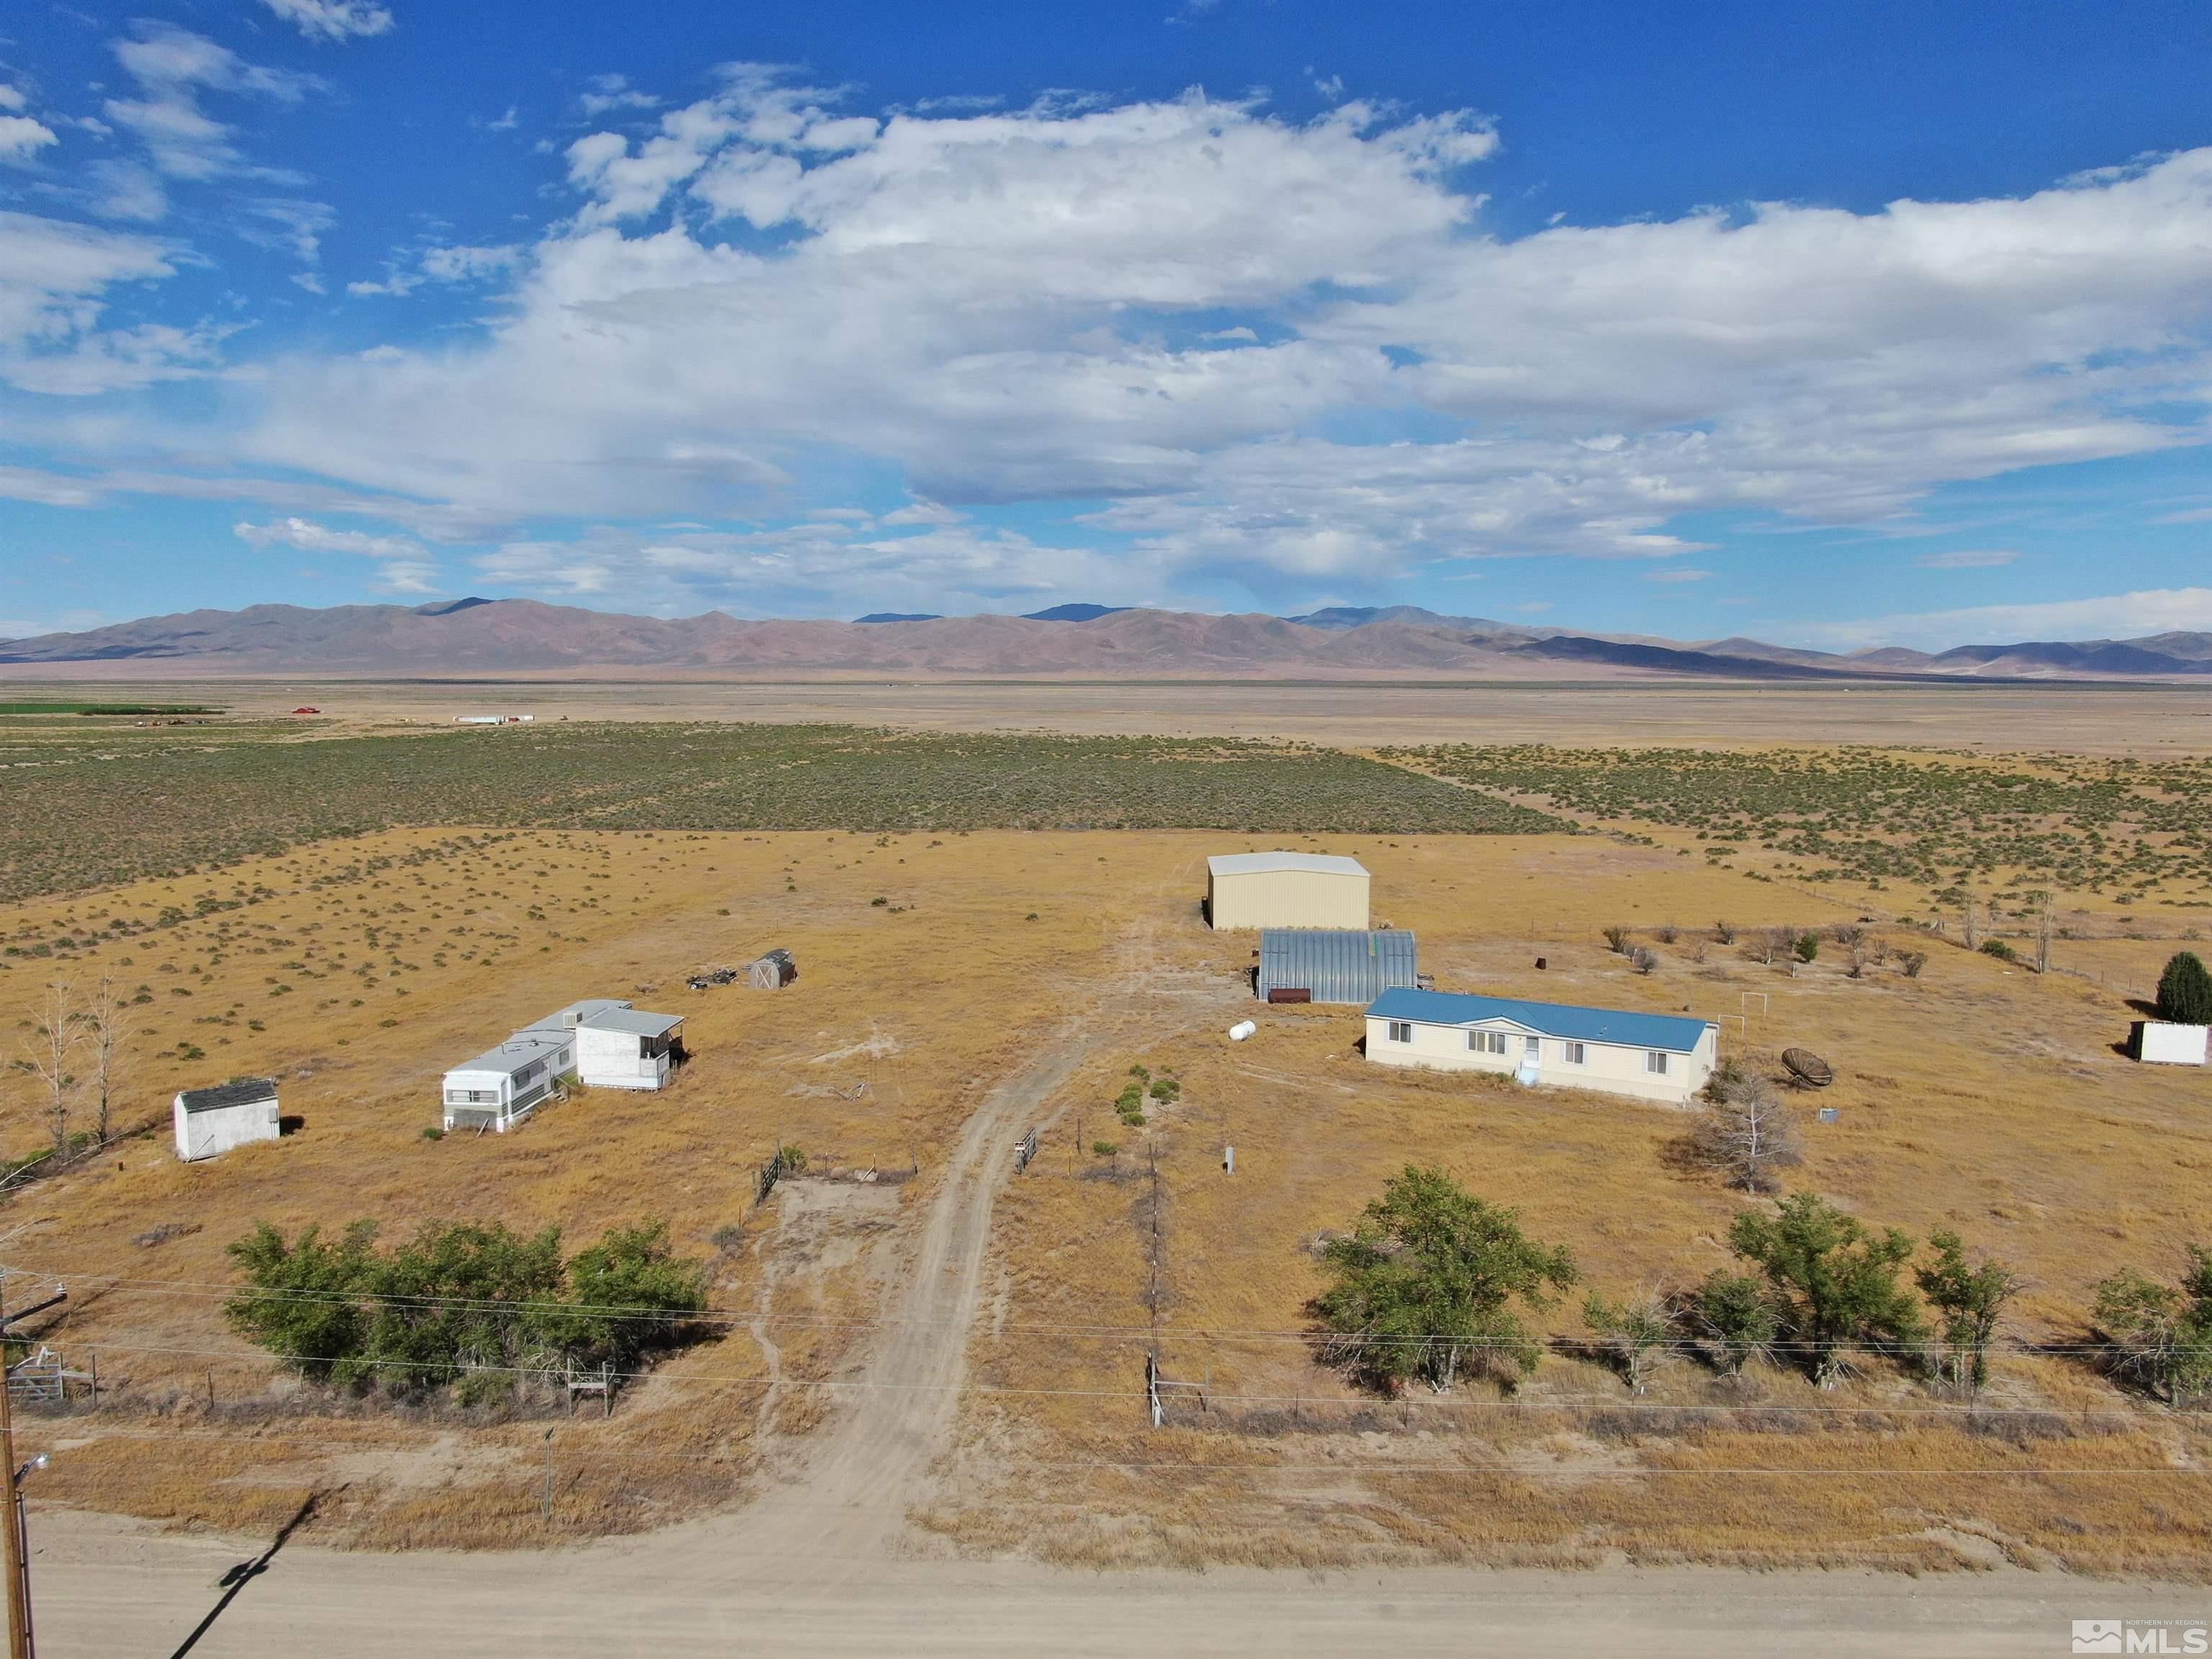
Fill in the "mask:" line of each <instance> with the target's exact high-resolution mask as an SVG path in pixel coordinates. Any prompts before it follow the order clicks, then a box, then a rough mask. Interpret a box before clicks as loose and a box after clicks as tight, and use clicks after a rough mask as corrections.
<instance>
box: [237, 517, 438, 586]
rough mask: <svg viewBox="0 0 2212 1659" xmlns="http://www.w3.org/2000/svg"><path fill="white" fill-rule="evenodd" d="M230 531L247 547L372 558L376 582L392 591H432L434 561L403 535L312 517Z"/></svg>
mask: <svg viewBox="0 0 2212 1659" xmlns="http://www.w3.org/2000/svg"><path fill="white" fill-rule="evenodd" d="M231 532H232V533H233V534H234V535H235V536H236V537H237V538H239V540H240V541H242V542H244V543H245V544H246V545H247V546H248V547H253V548H265V547H270V546H282V547H289V548H293V549H295V550H298V551H300V552H302V553H346V554H351V555H354V556H357V557H360V558H364V559H374V561H376V563H377V567H378V580H379V584H380V586H383V587H384V588H385V589H386V591H388V592H394V593H435V592H437V591H438V586H437V581H436V577H437V574H438V564H437V561H436V559H435V557H433V556H432V555H431V553H430V550H428V548H426V547H424V546H423V545H422V543H420V542H418V541H416V540H414V539H412V538H410V537H406V536H374V535H370V534H369V533H368V532H366V531H360V530H332V529H331V528H330V527H329V526H326V525H320V524H317V523H316V522H315V521H314V520H312V519H280V520H276V521H274V522H272V523H270V524H251V523H240V524H234V525H233V526H231Z"/></svg>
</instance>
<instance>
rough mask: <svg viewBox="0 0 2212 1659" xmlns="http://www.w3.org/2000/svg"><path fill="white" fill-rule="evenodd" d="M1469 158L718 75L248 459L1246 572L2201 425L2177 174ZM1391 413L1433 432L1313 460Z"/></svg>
mask: <svg viewBox="0 0 2212 1659" xmlns="http://www.w3.org/2000/svg"><path fill="white" fill-rule="evenodd" d="M626 89H627V88H617V89H615V90H616V91H620V90H626ZM601 95H607V96H611V95H614V93H613V92H612V91H605V92H603V93H602V94H601ZM1495 143H1496V137H1495V134H1494V133H1493V132H1492V131H1491V129H1490V128H1489V127H1488V125H1486V123H1484V122H1482V121H1480V119H1478V118H1474V117H1471V116H1468V115H1464V114H1462V115H1450V116H1443V117H1436V118H1425V119H1419V120H1399V121H1396V122H1395V123H1394V122H1393V121H1392V120H1391V119H1390V118H1386V117H1383V116H1382V115H1380V114H1378V112H1376V111H1375V110H1373V109H1371V108H1369V107H1367V106H1358V105H1352V106H1346V107H1344V108H1342V109H1340V110H1338V111H1336V112H1332V113H1331V114H1329V115H1328V116H1326V117H1324V118H1322V119H1320V120H1318V121H1315V122H1312V123H1309V124H1306V125H1294V124H1291V123H1287V122H1283V121H1278V120H1273V119H1271V118H1267V116H1266V115H1265V114H1264V112H1261V111H1260V110H1258V109H1256V108H1255V107H1254V106H1249V105H1248V104H1243V103H1225V102H1222V101H1219V100H1208V99H1206V98H1203V97H1200V96H1197V95H1193V96H1191V97H1189V98H1187V99H1185V100H1178V101H1176V102H1172V103H1155V104H1136V105H1124V106H1089V107H1074V108H1070V107H1064V106H1036V107H1033V108H1031V109H1029V110H1025V111H1020V112H987V113H963V114H957V115H946V116H924V115H921V114H915V113H893V114H891V115H890V116H889V117H888V118H884V119H883V120H881V121H880V122H879V121H877V120H874V119H872V118H865V117H862V118H854V117H852V116H849V115H847V114H845V113H844V112H842V111H841V110H840V109H839V108H838V106H837V99H836V96H835V95H834V94H830V93H829V92H825V91H823V90H822V89H819V88H809V87H805V86H802V85H798V84H794V83H792V82H787V81H786V80H783V79H780V78H779V77H777V76H775V74H773V73H772V72H770V71H767V70H760V69H757V68H750V67H741V68H739V69H736V70H732V71H730V72H729V74H728V76H727V80H726V86H725V88H724V89H723V90H722V91H720V92H718V93H717V94H715V95H714V96H713V97H710V98H708V99H704V100H700V101H698V102H696V103H694V104H692V105H690V106H685V107H683V108H680V109H674V110H670V111H667V112H665V113H663V114H662V115H661V117H660V118H659V120H658V121H657V122H656V123H655V125H654V128H653V131H652V132H650V133H649V134H648V135H647V136H646V137H643V138H641V139H638V138H632V137H627V136H625V135H623V134H622V133H620V132H617V131H601V132H595V133H592V134H590V135H588V136H586V137H583V138H580V139H579V140H577V141H576V142H575V143H574V144H573V145H571V146H570V148H569V150H568V170H569V176H570V179H571V181H572V183H573V184H574V185H575V187H576V188H577V189H578V191H580V193H581V195H582V197H583V202H582V205H581V207H580V210H579V212H578V213H577V215H576V216H575V217H574V220H572V221H571V222H568V223H566V224H563V225H561V226H558V227H556V228H554V229H553V230H552V231H551V232H550V234H548V235H547V236H546V237H545V238H544V240H541V241H540V242H539V243H538V245H537V246H536V247H535V248H533V249H532V250H530V252H528V254H527V255H526V256H522V257H520V258H519V259H518V263H517V264H515V266H514V270H515V271H516V272H517V276H516V277H515V286H514V288H513V290H512V292H511V294H510V295H509V296H508V298H509V301H510V308H509V309H508V310H507V313H505V314H504V315H502V316H501V319H499V320H497V321H496V322H495V323H494V324H493V325H491V326H490V328H489V333H488V335H487V336H486V337H484V338H483V341H482V343H479V344H477V345H475V346H471V347H456V348H453V349H446V350H441V351H439V352H435V353H430V352H420V351H407V350H401V351H397V352H393V353H391V354H388V355H387V356H385V357H384V358H382V359H381V360H380V361H375V362H365V361H363V360H362V359H358V358H355V359H343V360H335V361H333V360H327V359H326V360H321V361H316V360H310V359H301V360H296V361H294V362H288V363H283V364H279V365H276V366H275V367H274V368H273V370H272V373H271V379H270V391H269V395H270V404H269V408H268V413H267V416H266V418H265V419H264V421H263V422H261V423H260V425H259V426H258V428H256V429H255V430H254V432H253V433H252V435H251V437H250V439H249V444H250V450H251V453H252V455H253V456H254V457H256V458H258V459H259V460H261V461H262V462H264V463H269V464H276V465H283V466H284V467H286V468H298V469H304V470H306V471H310V472H313V473H319V474H322V475H324V476H328V477H334V478H339V479H343V480H346V481H349V482H351V483H356V484H360V485H366V486H369V487H372V488H374V489H389V490H393V491H400V492H405V493H407V494H410V495H418V496H421V497H423V498H426V499H429V500H435V501H446V502H448V503H451V504H453V505H455V506H457V507H465V508H467V509H469V510H471V511H477V512H481V513H494V514H496V513H511V514H513V516H514V517H515V518H516V519H517V520H521V519H523V518H526V517H528V516H530V515H532V514H537V513H551V514H562V513H573V514H577V515H580V516H586V517H604V516H632V515H634V516H639V517H643V516H647V515H662V516H665V515H666V514H667V513H671V512H673V513H689V514H692V515H694V516H699V515H716V514H720V515H728V514H732V513H744V514H750V513H757V512H759V511H763V510H774V509H775V508H776V507H777V506H778V502H779V501H780V500H782V499H787V497H785V496H784V495H782V494H781V492H787V491H788V490H790V489H793V487H794V486H793V485H792V483H791V482H790V480H791V478H792V477H793V476H794V475H793V471H792V467H791V462H792V460H793V458H794V457H796V456H799V455H802V454H804V453H806V452H807V451H809V450H811V449H816V448H829V449H836V450H844V451H851V452H857V453H862V454H866V455H868V456H872V457H876V458H879V459H883V460H885V461H888V462H889V463H890V464H891V465H894V466H896V467H897V468H900V469H902V471H903V472H904V475H905V477H907V479H908V482H909V483H910V484H911V485H912V487H913V488H914V489H915V492H916V494H917V495H920V496H923V497H926V498H927V499H928V500H930V501H936V502H941V503H945V504H947V505H948V506H950V507H954V508H956V509H957V508H959V507H963V506H973V505H975V504H978V503H984V502H992V501H1018V500H1025V499H1052V498H1061V499H1067V498H1074V499H1083V498H1089V499H1094V500H1096V499H1102V498H1103V500H1104V501H1106V503H1107V505H1106V506H1105V507H1103V509H1102V510H1101V511H1100V512H1099V513H1097V518H1096V524H1097V526H1098V527H1101V528H1103V529H1104V530H1106V531H1108V532H1119V533H1121V534H1122V535H1125V536H1127V537H1128V538H1133V542H1134V544H1135V547H1136V550H1137V551H1136V554H1135V555H1134V556H1136V557H1138V558H1139V559H1140V560H1142V561H1145V562H1157V563H1158V565H1159V566H1160V567H1161V568H1175V569H1181V570H1183V571H1186V572H1192V573H1206V574H1227V575H1230V576H1233V577H1237V578H1240V579H1245V580H1252V581H1255V582H1261V581H1266V580H1272V579H1273V576H1279V575H1283V574H1288V575H1291V576H1297V577H1301V578H1316V577H1322V576H1331V575H1343V574H1354V573H1358V574H1370V575H1379V574H1385V573H1388V572H1389V571H1391V570H1394V569H1399V568H1406V566H1407V562H1408V561H1419V562H1423V563H1425V564H1432V563H1433V562H1435V561H1437V560H1438V559H1451V558H1461V557H1470V556H1486V555H1497V554H1525V553H1557V552H1571V553H1577V554H1585V555H1589V554H1596V555H1602V556H1620V557H1638V558H1640V557H1666V556H1673V555H1676V554H1680V553H1685V552H1691V551H1694V550H1695V548H1694V546H1693V545H1692V544H1689V543H1687V542H1685V541H1683V540H1681V539H1679V538H1674V537H1670V536H1669V535H1668V533H1667V532H1666V528H1665V526H1666V523H1667V521H1668V520H1669V519H1671V518H1674V517H1675V516H1677V515H1680V514H1684V513H1692V512H1711V511H1718V510H1728V509H1752V510H1757V511H1761V512H1768V513H1794V514H1796V515H1799V516H1802V517H1804V518H1807V519H1808V520H1816V521H1821V522H1869V521H1881V520H1890V519H1894V518H1895V517H1896V516H1897V515H1899V514H1900V513H1906V512H1908V511H1909V510H1910V509H1911V506H1912V504H1913V503H1914V502H1915V501H1917V499H1918V498H1919V497H1921V496H1922V495H1924V494H1925V493H1926V492H1927V491H1929V490H1930V489H1935V488H1936V487H1938V486H1940V485H1942V484H1943V483H1949V482H1953V481H1957V480H1961V479H1970V478H1976V477H1987V476H1990V475H1992V474H1995V473H1999V472H2003V471H2010V470H2014V469H2016V468H2019V467H2022V466H2030V465H2042V464H2045V463H2051V462H2061V461H2078V460H2085V459H2094V458H2098V457H2106V456H2116V455H2124V454H2128V453H2138V452H2141V451H2144V450H2148V449H2154V448H2158V447H2165V446H2170V445H2172V444H2176V443H2184V442H2194V441H2199V440H2201V438H2202V437H2203V435H2204V430H2205V428H2204V421H2203V409H2204V398H2203V387H2204V386H2205V385H2206V384H2207V382H2208V380H2212V356H2208V354H2207V351H2206V346H2205V341H2204V337H2203V335H2204V329H2205V325H2206V324H2207V323H2208V321H2212V314H2209V313H2212V307H2208V304H2207V295H2212V151H2204V152H2191V153H2190V154H2186V155H2178V156H2174V157H2171V158H2168V159H2166V160H2165V161H2158V162H2156V163H2154V164H2151V165H2148V166H2144V167H2136V168H2130V169H2124V170H2121V171H2119V172H2117V173H2112V174H2109V175H2106V176H2104V177H2101V178H2100V179H2097V180H2095V181H2093V182H2091V183H2087V184H2072V185H2067V186H2065V187H2063V188H2058V189H2054V190H2051V191H2044V192H2041V193H2039V194H2038V195H2035V196H2033V197H2027V198H2023V199H2019V200H1992V201H1980V202H1966V203H1955V204H1922V203H1913V202H1900V203H1898V204H1893V205H1892V206H1891V207H1890V208H1888V209H1887V210H1883V211H1881V212H1879V213H1872V214H1851V213H1845V212H1840V211H1836V210H1826V209H1817V208H1801V207H1790V206H1765V207H1760V208H1757V209H1755V210H1751V211H1750V212H1748V213H1747V214H1746V215H1743V216H1741V217H1740V218H1738V219H1723V218H1722V217H1720V216H1714V215H1702V214H1701V215H1695V216H1691V217H1688V218H1686V219H1682V220H1679V221H1674V222H1666V223H1637V224H1630V225H1624V226H1615V227H1611V228H1596V229H1590V228H1568V227H1562V228H1555V229H1552V230H1547V231H1544V232H1541V233H1538V234H1534V235H1531V236H1528V237H1525V238H1522V239H1521V240H1517V241H1510V242H1509V241H1501V240H1497V239H1496V238H1493V237H1491V236H1487V235H1485V234H1481V233H1480V223H1479V205H1478V203H1477V202H1476V200H1475V199H1474V198H1473V197H1468V196H1467V195H1464V194H1462V193H1461V192H1460V191H1459V190H1458V189H1456V188H1455V178H1456V176H1457V175H1456V173H1455V169H1456V168H1459V167H1463V166H1465V165H1467V164H1468V162H1470V161H1475V160H1479V159H1480V157H1481V156H1483V155H1486V154H1488V153H1489V152H1490V150H1491V149H1492V148H1493V147H1494V145H1495ZM737 222H742V224H743V226H744V234H743V235H742V236H741V237H734V238H733V237H732V236H731V235H730V233H729V231H728V230H727V229H726V227H727V226H730V225H732V224H734V223H737ZM437 257H439V256H436V255H433V256H426V257H425V259H424V262H423V264H422V267H421V268H420V269H419V270H406V271H404V272H403V274H401V275H399V276H387V278H386V281H385V282H383V283H375V284H370V285H368V286H367V288H366V289H358V290H357V291H374V292H393V291H398V290H399V289H400V288H401V287H402V285H403V284H405V285H411V284H412V283H414V282H415V281H416V280H419V279H422V278H427V277H428V276H431V275H433V274H435V273H434V271H433V269H432V264H433V260H434V259H435V258H437ZM451 257H452V258H453V259H454V260H455V261H457V262H458V261H459V259H460V257H461V256H460V255H459V251H454V252H453V254H452V256H451ZM488 274H495V273H488ZM1223 313H1228V315H1226V316H1225V315H1223ZM1184 314H1192V315H1200V316H1203V317H1204V318H1205V319H1206V324H1207V326H1206V329H1205V330H1204V331H1203V332H1204V334H1205V335H1206V338H1203V339H1191V338H1188V337H1184V338H1183V339H1182V340H1181V341H1180V342H1179V339H1178V337H1177V335H1176V319H1177V318H1178V317H1179V316H1182V315H1184ZM1407 407H1413V408H1417V409H1421V410H1425V411H1427V412H1428V414H1429V415H1430V416H1432V417H1434V419H1436V420H1437V421H1442V422H1458V423H1459V424H1460V425H1461V427H1462V429H1463V432H1464V435H1463V436H1461V437H1457V438H1443V439H1433V438H1432V439H1430V440H1428V441H1420V442H1407V441H1399V442H1389V443H1371V442H1356V441H1341V440H1334V441H1333V440H1331V439H1328V438H1324V437H1322V436H1320V435H1318V433H1319V432H1320V431H1322V429H1324V428H1325V426H1327V425H1328V424H1329V423H1334V422H1338V421H1340V419H1341V418H1343V417H1345V416H1357V414H1358V411H1360V410H1366V409H1375V410H1391V409H1404V408H1407ZM2177 407H2178V408H2180V409H2182V410H2185V411H2190V412H2186V413H2185V414H2183V415H2181V416H2176V415H2175V414H2174V413H2173V410H2175V409H2176V408H2177ZM1271 573H1272V574H1271Z"/></svg>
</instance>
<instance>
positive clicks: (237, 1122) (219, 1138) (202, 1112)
mask: <svg viewBox="0 0 2212 1659" xmlns="http://www.w3.org/2000/svg"><path fill="white" fill-rule="evenodd" d="M170 1113H171V1115H172V1116H173V1118H174V1119H175V1121H176V1130H177V1156H178V1157H179V1158H182V1159H183V1160H184V1161H185V1163H187V1164H197V1162H198V1161H199V1160H200V1159H202V1158H214V1157H216V1156H217V1155H219V1154H221V1153H223V1152H228V1151H230V1150H231V1148H232V1147H234V1146H245V1145H246V1142H248V1141H250V1140H274V1139H276V1137H277V1136H278V1135H280V1134H282V1133H283V1125H282V1121H281V1120H280V1118H279V1117H278V1115H277V1106H276V1084H275V1083H274V1082H273V1081H272V1080H271V1079H268V1078H265V1077H245V1078H234V1079H231V1080H230V1081H229V1082H228V1083H218V1084H217V1085H215V1087H213V1088H212V1089H187V1090H185V1091H184V1092H183V1093H182V1094H179V1096H178V1097H176V1099H175V1100H174V1101H173V1102H172V1103H171V1105H170Z"/></svg>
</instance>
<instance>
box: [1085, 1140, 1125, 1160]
mask: <svg viewBox="0 0 2212 1659" xmlns="http://www.w3.org/2000/svg"><path fill="white" fill-rule="evenodd" d="M1091 1151H1092V1152H1096V1153H1097V1154H1098V1156H1099V1157H1101V1158H1111V1157H1113V1156H1114V1154H1115V1153H1116V1152H1120V1151H1121V1142H1120V1141H1118V1140H1094V1141H1092V1142H1091Z"/></svg>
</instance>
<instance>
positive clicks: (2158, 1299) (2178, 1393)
mask: <svg viewBox="0 0 2212 1659" xmlns="http://www.w3.org/2000/svg"><path fill="white" fill-rule="evenodd" d="M2096 1321H2097V1327H2098V1329H2099V1331H2100V1334H2102V1335H2103V1336H2104V1338H2105V1340H2106V1341H2107V1342H2108V1343H2110V1344H2111V1345H2112V1347H2111V1350H2110V1352H2109V1354H2108V1357H2107V1364H2109V1366H2110V1368H2111V1369H2112V1370H2114V1371H2115V1372H2117V1373H2118V1374H2119V1375H2120V1376H2124V1377H2126V1378H2128V1379H2129V1380H2130V1381H2132V1382H2134V1383H2137V1384H2139V1385H2141V1386H2142V1388H2144V1389H2148V1390H2149V1392H2151V1393H2152V1394H2154V1395H2163V1396H2164V1397H2165V1398H2166V1400H2168V1401H2171V1402H2172V1404H2174V1405H2177V1406H2183V1405H2195V1404H2198V1403H2201V1402H2202V1401H2203V1399H2204V1398H2205V1396H2206V1395H2208V1394H2212V1254H2208V1253H2207V1252H2206V1251H2205V1250H2204V1249H2202V1248H2201V1247H2200V1246H2197V1245H2195V1244H2191V1246H2190V1247H2189V1270H2188V1271H2187V1272H2186V1273H2184V1274H2182V1276H2181V1283H2180V1285H2178V1286H2176V1285H2161V1284H2160V1283H2159V1282H2158V1281H2157V1280H2156V1279H2148V1278H2146V1277H2145V1276H2144V1275H2142V1273H2137V1272H2136V1270H2135V1269H2134V1268H2132V1267H2123V1268H2122V1269H2121V1270H2120V1271H2119V1272H2118V1273H2114V1274H2113V1275H2112V1277H2111V1278H2110V1279H2106V1280H2105V1281H2104V1282H2103V1283H2102V1284H2100V1285H2098V1286H2097V1301H2096Z"/></svg>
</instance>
